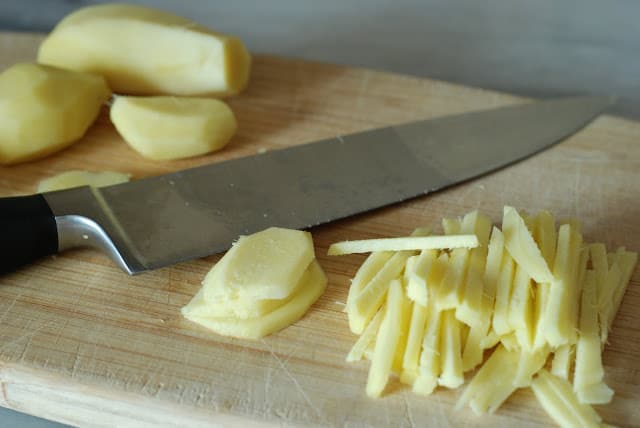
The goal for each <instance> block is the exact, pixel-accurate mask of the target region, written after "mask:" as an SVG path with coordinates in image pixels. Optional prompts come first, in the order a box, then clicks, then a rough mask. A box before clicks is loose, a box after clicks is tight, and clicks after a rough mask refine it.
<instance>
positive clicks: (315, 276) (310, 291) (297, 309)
mask: <svg viewBox="0 0 640 428" xmlns="http://www.w3.org/2000/svg"><path fill="white" fill-rule="evenodd" d="M300 281H301V282H302V283H304V284H305V286H303V287H301V288H300V290H299V291H298V293H296V294H295V296H294V297H293V298H292V299H291V300H289V301H288V302H286V303H285V304H284V305H282V306H280V307H279V308H277V309H275V310H274V311H273V312H270V313H268V314H266V315H263V316H261V317H257V318H248V319H244V320H242V319H238V318H214V317H199V316H193V315H192V314H191V310H192V309H193V308H196V307H198V306H201V305H209V302H207V301H206V299H205V298H204V293H203V290H200V292H198V293H197V294H196V296H195V297H194V298H193V299H192V301H191V302H190V303H189V304H188V305H187V306H185V307H184V308H182V314H183V315H184V317H185V318H187V319H189V320H191V321H193V322H195V323H198V324H200V325H202V326H204V327H206V328H209V329H211V330H213V331H215V332H216V333H218V334H221V335H223V336H232V337H238V338H243V339H258V338H261V337H264V336H266V335H268V334H271V333H274V332H276V331H279V330H282V329H283V328H285V327H287V326H289V325H291V324H293V323H294V322H296V321H298V320H299V319H300V318H302V316H303V315H304V314H305V313H306V312H307V311H308V310H309V308H310V307H311V305H313V303H314V302H315V301H316V300H318V298H319V297H320V296H321V295H322V293H324V290H325V288H326V286H327V276H326V275H325V273H324V271H323V270H322V268H321V267H320V264H319V263H318V262H317V261H316V260H314V261H313V262H311V263H310V264H309V267H308V268H307V269H306V271H305V272H304V274H303V276H302V278H301V279H300Z"/></svg>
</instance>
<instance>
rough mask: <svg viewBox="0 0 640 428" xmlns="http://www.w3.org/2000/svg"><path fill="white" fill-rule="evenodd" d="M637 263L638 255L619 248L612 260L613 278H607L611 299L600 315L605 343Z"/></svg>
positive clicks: (601, 330) (606, 300)
mask: <svg viewBox="0 0 640 428" xmlns="http://www.w3.org/2000/svg"><path fill="white" fill-rule="evenodd" d="M637 262H638V254H637V253H634V252H630V251H625V249H624V247H621V248H619V249H618V250H617V251H616V253H615V257H613V258H612V263H611V269H610V272H611V273H612V275H611V278H609V277H608V278H607V287H611V290H610V291H609V294H610V297H609V298H605V305H604V306H603V307H602V308H601V314H600V319H601V322H600V334H601V340H602V342H603V343H605V342H606V341H607V337H608V332H609V330H610V329H611V325H612V324H613V320H614V319H615V317H616V314H617V313H618V310H619V309H620V305H621V304H622V298H623V297H624V293H625V291H626V289H627V286H628V285H629V281H630V280H631V275H632V274H633V270H634V268H635V266H636V263H637Z"/></svg>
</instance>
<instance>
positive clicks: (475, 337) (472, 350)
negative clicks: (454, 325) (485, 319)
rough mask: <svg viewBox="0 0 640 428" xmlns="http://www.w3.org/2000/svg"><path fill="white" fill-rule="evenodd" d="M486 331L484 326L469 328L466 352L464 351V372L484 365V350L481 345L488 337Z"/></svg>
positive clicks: (465, 346)
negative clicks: (481, 364)
mask: <svg viewBox="0 0 640 428" xmlns="http://www.w3.org/2000/svg"><path fill="white" fill-rule="evenodd" d="M485 330H486V329H485V327H484V326H483V325H480V326H471V327H470V328H469V334H468V335H467V340H466V341H465V343H464V351H462V371H464V372H467V371H469V370H472V369H474V368H475V367H476V366H477V365H478V364H480V363H482V351H483V350H484V348H483V347H482V345H481V343H482V340H483V339H484V338H485V337H486V332H485Z"/></svg>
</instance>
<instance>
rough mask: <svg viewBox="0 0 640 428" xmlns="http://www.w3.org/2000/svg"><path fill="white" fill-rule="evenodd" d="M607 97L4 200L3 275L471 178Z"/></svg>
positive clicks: (186, 256)
mask: <svg viewBox="0 0 640 428" xmlns="http://www.w3.org/2000/svg"><path fill="white" fill-rule="evenodd" d="M611 103H612V100H611V99H610V98H605V97H573V98H562V99H555V100H548V101H539V102H531V103H525V104H521V105H516V106H512V107H503V108H498V109H492V110H483V111H479V112H471V113H465V114H459V115H455V116H447V117H442V118H436V119H430V120H422V121H416V122H411V123H406V124H401V125H396V126H389V127H384V128H379V129H373V130H367V131H363V132H359V133H355V134H350V135H342V136H336V137H335V138H330V139H327V140H322V141H317V142H314V143H309V144H303V145H299V146H295V147H290V148H287V149H282V150H274V151H271V152H267V153H264V154H258V155H255V156H249V157H245V158H240V159H234V160H229V161H225V162H219V163H214V164H211V165H206V166H201V167H197V168H193V169H188V170H183V171H178V172H174V173H171V174H166V175H161V176H157V177H150V178H145V179H140V180H136V181H133V182H130V183H125V184H119V185H115V186H109V187H104V188H92V187H87V186H85V187H78V188H74V189H68V190H62V191H57V192H51V193H45V194H39V195H31V196H24V197H14V198H3V199H0V229H1V230H2V236H3V240H2V241H0V250H2V252H3V253H6V254H7V256H6V257H4V258H2V259H1V260H0V272H7V271H11V270H14V269H16V268H18V267H19V266H21V265H23V264H26V263H28V262H29V261H32V260H34V259H36V258H38V257H41V256H44V255H47V254H53V253H56V252H59V251H64V250H66V249H69V248H73V247H78V246H94V247H97V248H100V249H101V250H103V251H105V252H106V253H107V254H109V255H110V256H111V257H112V259H113V260H114V261H115V262H116V263H117V264H118V265H119V266H120V267H121V268H122V269H123V270H124V271H125V272H127V273H129V274H135V273H139V272H143V271H146V270H150V269H156V268H160V267H163V266H167V265H171V264H174V263H178V262H182V261H186V260H190V259H194V258H198V257H204V256H207V255H210V254H214V253H218V252H221V251H224V250H226V249H228V248H229V247H230V246H231V244H232V243H233V242H234V241H235V240H236V239H237V238H238V236H239V235H246V234H250V233H253V232H257V231H259V230H262V229H265V228H267V227H270V226H280V227H287V228H295V229H305V228H310V227H313V226H316V225H320V224H323V223H327V222H331V221H334V220H337V219H341V218H345V217H348V216H351V215H354V214H357V213H362V212H365V211H369V210H372V209H375V208H380V207H383V206H386V205H390V204H393V203H398V202H401V201H405V200H407V199H410V198H414V197H417V196H422V195H426V194H428V193H431V192H434V191H437V190H440V189H443V188H445V187H448V186H451V185H453V184H456V183H459V182H462V181H465V180H468V179H471V178H474V177H477V176H479V175H482V174H485V173H487V172H490V171H493V170H495V169H497V168H501V167H504V166H506V165H509V164H511V163H513V162H516V161H518V160H521V159H524V158H526V157H528V156H531V155H533V154H535V153H537V152H539V151H541V150H544V149H546V148H548V147H550V146H552V145H553V144H556V143H558V142H560V141H562V140H563V139H564V138H566V137H568V136H570V135H572V134H573V133H575V132H576V131H578V130H579V129H581V128H582V127H584V126H585V125H586V124H587V123H589V121H591V120H592V119H593V118H594V117H596V116H597V115H599V114H600V113H601V112H602V111H604V109H606V108H607V107H608V106H609V105H610V104H611Z"/></svg>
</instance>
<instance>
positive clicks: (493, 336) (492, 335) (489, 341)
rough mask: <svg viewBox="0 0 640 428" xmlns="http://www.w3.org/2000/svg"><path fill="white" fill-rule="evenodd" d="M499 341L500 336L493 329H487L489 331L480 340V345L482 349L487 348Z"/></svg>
mask: <svg viewBox="0 0 640 428" xmlns="http://www.w3.org/2000/svg"><path fill="white" fill-rule="evenodd" d="M498 343H500V336H499V335H498V333H496V332H495V331H493V330H489V333H487V335H486V336H485V337H483V338H482V340H480V347H481V348H482V349H489V348H493V347H494V346H496V345H497V344H498Z"/></svg>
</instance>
